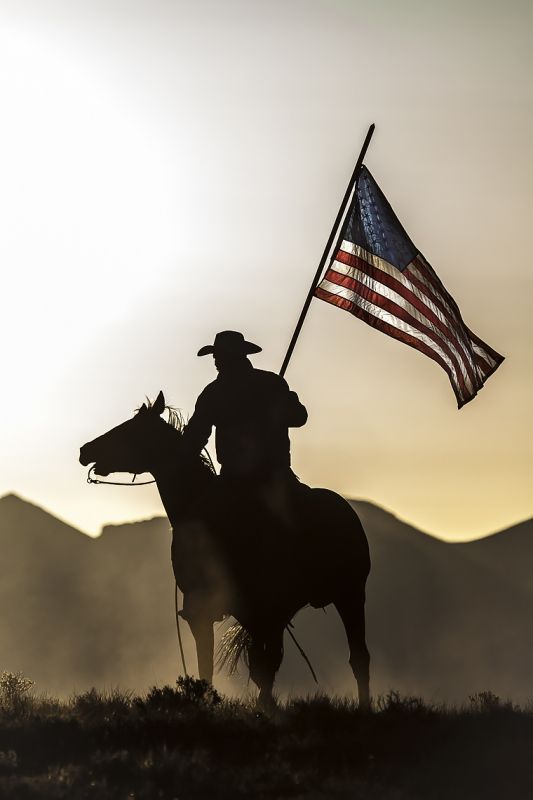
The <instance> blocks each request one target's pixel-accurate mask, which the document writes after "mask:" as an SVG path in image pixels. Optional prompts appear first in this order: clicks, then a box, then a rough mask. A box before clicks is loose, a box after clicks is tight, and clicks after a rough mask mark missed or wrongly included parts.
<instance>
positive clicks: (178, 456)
mask: <svg viewBox="0 0 533 800" xmlns="http://www.w3.org/2000/svg"><path fill="white" fill-rule="evenodd" d="M165 410H167V411H168V415H169V416H168V420H165V419H164V417H163V416H162V415H163V412H164V411H165ZM183 427H184V424H183V421H182V420H181V418H180V416H179V414H178V413H177V412H176V411H175V410H174V409H172V408H170V407H169V406H166V404H165V398H164V396H163V393H162V392H160V393H159V395H158V397H157V399H156V400H155V401H154V402H153V403H151V402H150V401H147V402H146V403H143V404H142V405H141V407H140V408H139V409H138V410H137V411H136V412H135V413H134V415H133V417H132V418H130V419H128V420H126V421H125V422H123V423H121V424H120V425H118V426H117V427H115V428H112V429H111V430H109V431H108V432H107V433H104V434H103V435H101V436H99V437H98V438H96V439H94V440H93V441H91V442H88V443H87V444H84V445H83V446H82V447H81V449H80V459H79V460H80V463H81V464H82V465H84V466H89V465H92V469H94V471H95V472H96V473H97V474H98V475H101V476H107V475H109V474H111V473H113V472H129V473H134V474H141V473H151V474H152V476H153V478H154V480H155V482H156V484H157V488H158V490H159V494H160V497H161V501H162V503H163V506H164V509H165V512H166V514H167V516H168V519H169V521H170V524H171V527H172V545H171V557H172V566H173V570H174V575H175V578H176V583H177V585H178V587H179V588H180V590H181V592H182V593H183V611H182V612H181V614H182V616H183V618H184V619H185V620H186V621H187V622H188V624H189V626H190V629H191V633H192V635H193V638H194V640H195V644H196V652H197V658H198V672H199V676H200V678H201V679H202V680H205V681H208V682H212V678H213V664H214V632H213V626H214V623H215V622H216V621H217V620H220V619H223V618H225V617H227V616H233V617H234V618H235V619H236V620H237V622H238V623H240V626H241V630H243V631H244V632H245V633H246V634H247V637H248V638H247V641H248V646H247V653H246V655H247V664H248V668H249V671H250V678H251V680H252V681H253V682H254V683H255V684H256V686H257V687H258V689H259V697H258V701H259V703H260V704H261V705H263V706H268V705H269V704H271V703H272V702H273V694H272V692H273V686H274V680H275V675H276V673H277V671H278V669H279V667H280V665H281V662H282V658H283V633H284V630H285V628H286V626H287V625H288V624H289V623H290V621H291V620H292V618H293V617H294V615H295V614H296V613H297V612H298V611H299V610H300V609H302V608H304V607H305V606H307V605H311V606H314V607H316V608H319V607H324V606H326V605H329V604H330V603H332V604H333V605H334V606H335V607H336V609H337V611H338V613H339V615H340V618H341V620H342V622H343V624H344V628H345V631H346V636H347V639H348V644H349V650H350V656H349V663H350V666H351V669H352V672H353V674H354V677H355V680H356V683H357V689H358V697H359V707H360V708H362V709H366V708H368V707H369V704H370V686H369V665H370V656H369V652H368V649H367V646H366V641H365V584H366V579H367V577H368V574H369V571H370V555H369V549H368V542H367V539H366V536H365V533H364V530H363V526H362V525H361V522H360V520H359V518H358V516H357V514H356V513H355V511H354V510H353V508H352V507H351V506H350V505H349V503H347V502H346V500H344V499H343V498H342V497H341V496H340V495H338V494H336V493H335V492H332V491H330V490H327V489H320V488H313V489H311V488H309V487H307V486H305V485H304V484H299V483H298V481H297V479H296V478H295V484H297V486H296V488H295V489H294V490H293V491H292V495H293V499H292V501H291V509H290V512H291V513H290V514H289V515H287V514H285V515H278V514H276V513H275V510H273V509H272V508H271V507H269V506H267V505H265V504H263V503H261V501H260V500H259V499H258V498H257V497H256V496H254V493H253V492H248V491H246V490H245V489H243V488H242V487H241V488H239V487H229V489H228V487H227V486H226V485H225V482H224V480H223V478H221V477H219V476H217V475H216V473H215V472H214V468H213V466H212V464H210V462H208V460H207V458H206V457H205V456H204V455H191V454H188V453H187V452H186V450H185V449H184V448H183V447H182V446H181V445H182V442H181V438H182V430H183Z"/></svg>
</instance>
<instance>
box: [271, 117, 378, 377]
mask: <svg viewBox="0 0 533 800" xmlns="http://www.w3.org/2000/svg"><path fill="white" fill-rule="evenodd" d="M375 127H376V126H375V125H374V123H372V125H371V126H370V128H369V129H368V131H367V134H366V137H365V141H364V142H363V146H362V148H361V152H360V153H359V157H358V159H357V162H356V164H355V168H354V171H353V173H352V177H351V178H350V182H349V184H348V188H347V189H346V193H345V195H344V197H343V199H342V203H341V207H340V208H339V213H338V214H337V217H336V219H335V222H334V223H333V228H332V229H331V233H330V235H329V239H328V241H327V243H326V247H325V248H324V252H323V254H322V258H321V259H320V264H319V265H318V268H317V271H316V274H315V277H314V278H313V283H312V284H311V288H310V289H309V293H308V295H307V297H306V299H305V303H304V307H303V308H302V312H301V314H300V318H299V319H298V322H297V323H296V328H295V329H294V333H293V335H292V339H291V341H290V344H289V347H288V349H287V352H286V354H285V358H284V359H283V364H282V365H281V369H280V371H279V374H280V375H281V376H282V377H283V375H285V372H286V370H287V367H288V365H289V361H290V360H291V356H292V351H293V350H294V347H295V345H296V341H297V339H298V336H299V335H300V331H301V330H302V325H303V324H304V320H305V317H306V315H307V312H308V311H309V306H310V305H311V300H312V299H313V296H314V293H315V289H316V287H317V285H318V282H319V281H320V277H321V275H322V271H323V269H324V265H325V263H326V259H327V257H328V255H329V252H330V250H331V247H332V245H333V240H334V239H335V234H336V233H337V230H338V228H339V225H340V224H341V221H342V218H343V216H344V212H345V211H346V206H347V205H348V201H349V200H350V195H351V193H352V190H353V188H354V186H355V183H356V181H357V178H358V176H359V171H360V169H361V166H362V164H363V161H364V158H365V155H366V151H367V150H368V145H369V144H370V140H371V138H372V134H373V133H374V129H375Z"/></svg>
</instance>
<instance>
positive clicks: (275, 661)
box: [248, 626, 283, 708]
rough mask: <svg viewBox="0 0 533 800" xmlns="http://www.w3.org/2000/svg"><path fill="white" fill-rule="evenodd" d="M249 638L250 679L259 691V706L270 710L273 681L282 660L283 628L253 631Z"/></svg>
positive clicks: (272, 702) (272, 700)
mask: <svg viewBox="0 0 533 800" xmlns="http://www.w3.org/2000/svg"><path fill="white" fill-rule="evenodd" d="M251 637H252V644H251V646H250V650H249V653H248V658H249V663H250V678H251V679H252V680H253V682H254V683H255V684H256V686H257V688H258V689H259V697H258V703H259V705H260V706H262V707H263V708H270V707H272V706H273V705H274V698H273V696H272V689H273V687H274V679H275V677H276V672H277V671H278V669H279V668H280V665H281V661H282V659H283V626H276V628H268V629H267V630H265V629H264V628H261V629H259V630H254V632H253V633H251Z"/></svg>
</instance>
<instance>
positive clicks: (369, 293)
mask: <svg viewBox="0 0 533 800" xmlns="http://www.w3.org/2000/svg"><path fill="white" fill-rule="evenodd" d="M331 278H333V280H331ZM345 280H346V282H351V285H350V286H342V285H339V283H338V281H337V280H335V275H334V273H332V271H331V270H329V271H328V273H327V275H326V277H325V279H324V280H323V281H322V283H321V284H320V285H321V287H323V288H324V289H326V291H329V292H330V294H338V295H340V296H341V297H344V298H345V299H346V300H349V301H351V302H352V303H354V304H355V305H357V306H359V307H360V308H363V309H364V310H365V311H367V312H369V313H371V314H373V315H374V316H376V317H379V318H380V319H384V320H385V321H387V322H388V323H389V324H390V325H391V326H392V327H395V328H399V329H400V330H403V331H405V332H406V333H408V334H409V335H410V336H412V337H414V338H415V339H418V340H419V341H422V342H424V343H425V344H426V345H427V346H428V347H431V348H432V349H433V350H435V352H437V353H438V354H439V355H440V356H441V358H443V359H444V360H445V361H446V363H447V364H448V365H449V368H450V369H451V370H452V372H453V376H454V380H455V382H456V383H457V384H458V385H459V386H460V389H461V395H464V396H466V395H467V394H468V393H469V392H470V391H472V385H471V384H470V385H469V386H465V381H464V378H463V376H462V374H461V372H460V370H459V368H458V364H457V360H456V358H455V357H454V355H453V353H452V352H451V351H450V349H449V347H448V346H447V345H446V344H445V343H444V342H443V341H442V340H441V339H440V338H439V337H438V336H437V335H435V334H434V332H433V331H432V330H431V329H430V328H428V327H427V326H425V325H424V324H423V323H421V322H420V321H419V320H417V319H416V318H414V317H413V316H412V315H411V314H409V312H408V311H406V310H405V309H404V308H402V306H401V305H399V304H398V303H395V302H394V301H393V300H390V299H388V298H387V297H385V296H384V295H382V294H381V293H378V292H375V291H373V290H371V289H369V288H368V287H367V286H365V285H364V284H362V283H361V282H360V281H357V280H356V279H355V278H349V277H348V276H345Z"/></svg>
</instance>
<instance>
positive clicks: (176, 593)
mask: <svg viewBox="0 0 533 800" xmlns="http://www.w3.org/2000/svg"><path fill="white" fill-rule="evenodd" d="M175 586H176V592H175V595H174V610H175V612H176V630H177V632H178V643H179V646H180V655H181V663H182V665H183V674H184V675H185V677H186V678H188V677H189V674H188V672H187V664H186V663H185V653H184V652H183V642H182V641H181V629H180V612H179V611H178V582H177V581H175Z"/></svg>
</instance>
